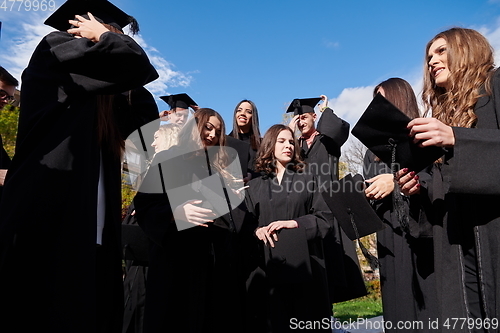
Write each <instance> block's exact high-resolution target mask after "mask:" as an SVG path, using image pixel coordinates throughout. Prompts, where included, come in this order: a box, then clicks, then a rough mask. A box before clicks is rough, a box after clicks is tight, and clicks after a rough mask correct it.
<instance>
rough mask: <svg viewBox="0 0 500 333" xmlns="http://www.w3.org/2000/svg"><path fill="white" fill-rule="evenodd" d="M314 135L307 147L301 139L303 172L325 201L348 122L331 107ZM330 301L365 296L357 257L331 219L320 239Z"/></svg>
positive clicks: (337, 168)
mask: <svg viewBox="0 0 500 333" xmlns="http://www.w3.org/2000/svg"><path fill="white" fill-rule="evenodd" d="M316 129H317V131H318V132H319V133H320V134H319V135H316V137H315V138H314V140H313V142H312V144H311V146H310V147H307V146H306V145H305V142H304V140H301V145H302V154H303V157H304V159H305V161H306V163H307V172H309V173H311V174H313V175H316V176H317V178H318V183H319V187H320V190H321V191H322V192H323V194H324V197H325V200H333V199H332V198H331V197H330V195H329V193H330V184H331V182H332V181H335V180H338V170H339V166H338V162H339V158H340V153H341V152H340V148H341V147H342V145H343V144H344V143H345V142H346V140H347V138H348V137H349V123H347V122H346V121H344V120H342V119H340V118H339V117H338V116H337V115H336V114H335V113H334V112H333V110H332V109H330V108H327V109H325V111H323V113H322V114H321V117H320V119H319V121H318V124H317V126H316ZM324 247H325V253H326V260H327V270H328V281H329V283H330V288H329V290H330V297H331V301H332V302H334V303H336V302H342V301H346V300H349V299H353V298H357V297H361V296H364V295H366V293H367V292H366V287H365V284H364V281H363V277H362V274H361V269H360V266H359V260H358V256H357V254H356V249H355V247H354V242H352V241H351V240H350V239H349V238H348V237H347V235H346V234H345V232H344V231H343V230H342V229H341V228H340V225H339V223H338V222H337V221H335V222H334V229H333V232H332V233H331V234H330V235H328V236H327V238H326V239H325V241H324Z"/></svg>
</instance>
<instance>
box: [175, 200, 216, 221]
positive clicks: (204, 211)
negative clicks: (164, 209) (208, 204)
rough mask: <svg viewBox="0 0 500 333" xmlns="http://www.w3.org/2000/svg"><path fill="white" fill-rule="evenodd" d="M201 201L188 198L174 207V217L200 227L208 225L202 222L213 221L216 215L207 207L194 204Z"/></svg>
mask: <svg viewBox="0 0 500 333" xmlns="http://www.w3.org/2000/svg"><path fill="white" fill-rule="evenodd" d="M202 202H203V201H201V200H188V201H186V202H184V203H183V204H181V205H179V206H177V207H175V210H174V218H175V219H176V220H177V219H179V220H181V221H186V222H189V223H192V224H195V225H198V226H201V227H208V225H206V224H204V223H209V222H213V219H214V218H215V216H216V215H215V214H214V213H213V212H212V211H211V210H210V209H208V208H203V207H199V206H196V205H199V204H201V203H202Z"/></svg>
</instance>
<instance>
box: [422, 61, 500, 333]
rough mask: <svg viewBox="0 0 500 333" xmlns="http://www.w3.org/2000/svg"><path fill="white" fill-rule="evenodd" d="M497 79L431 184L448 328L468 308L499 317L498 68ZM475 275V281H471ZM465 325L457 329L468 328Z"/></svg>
mask: <svg viewBox="0 0 500 333" xmlns="http://www.w3.org/2000/svg"><path fill="white" fill-rule="evenodd" d="M492 83H493V86H492V87H493V95H492V96H483V97H480V98H479V99H478V101H477V103H476V106H475V108H474V112H475V114H476V116H477V118H478V120H477V124H476V126H475V128H459V127H458V128H457V127H453V132H454V134H455V146H454V147H453V149H450V151H449V153H448V154H447V155H446V156H445V161H444V163H443V164H441V165H440V164H436V165H435V166H434V168H433V169H432V181H431V182H430V183H429V185H428V191H429V197H430V199H431V200H432V203H433V211H432V213H433V214H434V215H433V218H434V219H435V220H434V224H435V225H434V249H435V253H436V255H435V267H436V283H437V291H438V302H439V303H438V304H439V315H440V324H441V326H440V328H442V330H443V331H446V330H447V329H449V327H446V326H444V325H445V324H446V319H447V318H465V317H467V315H468V312H469V311H475V312H478V309H480V308H482V311H483V313H482V314H481V313H479V316H481V315H482V316H483V317H486V318H490V320H491V319H492V318H500V278H499V276H500V242H499V241H498V235H500V205H499V204H498V203H499V202H500V182H499V181H498V179H499V177H500V171H499V170H500V168H498V165H500V155H499V154H498V152H499V151H500V124H499V119H500V72H499V71H498V70H497V71H496V73H495V74H494V78H493V81H492ZM471 277H472V278H473V280H474V277H475V281H470V278H471ZM466 280H467V283H466ZM474 284H475V286H474ZM470 286H472V288H473V289H475V292H476V293H477V291H478V290H479V294H478V295H476V299H475V300H472V299H469V300H467V297H470V295H471V293H470V289H466V288H468V287H470ZM471 301H476V302H477V303H475V304H471ZM448 324H450V320H448ZM451 324H452V323H451ZM466 328H467V327H465V328H463V329H455V330H454V331H455V332H466V331H467V330H466ZM477 328H478V327H477ZM497 328H498V327H497ZM476 331H481V330H479V329H478V330H476ZM496 331H497V330H494V329H490V330H489V332H496Z"/></svg>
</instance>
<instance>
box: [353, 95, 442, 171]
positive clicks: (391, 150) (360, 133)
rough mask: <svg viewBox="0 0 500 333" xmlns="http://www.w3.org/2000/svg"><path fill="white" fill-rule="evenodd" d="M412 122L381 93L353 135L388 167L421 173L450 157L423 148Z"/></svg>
mask: <svg viewBox="0 0 500 333" xmlns="http://www.w3.org/2000/svg"><path fill="white" fill-rule="evenodd" d="M410 121H411V119H410V118H409V117H408V116H407V115H405V114H404V113H403V112H402V111H401V110H399V109H398V108H397V107H395V106H394V105H393V104H392V103H391V102H389V101H388V100H387V99H386V98H385V97H384V96H382V95H381V94H380V93H379V94H377V95H376V96H375V97H374V98H373V100H372V102H371V103H370V105H368V107H367V108H366V110H365V112H364V113H363V115H362V116H361V118H359V120H358V122H357V124H356V125H355V126H354V128H353V129H352V131H351V133H352V134H353V135H354V136H355V137H356V138H358V139H359V140H360V141H361V142H362V143H363V144H364V145H365V146H366V147H367V148H368V149H370V150H371V151H372V152H373V153H374V154H375V155H377V157H378V158H380V159H381V160H382V161H383V162H384V163H386V164H387V165H389V166H391V165H392V164H393V163H396V165H398V166H399V168H408V169H410V170H412V171H415V172H419V171H421V170H423V169H424V168H425V167H427V166H428V165H431V164H432V163H433V162H434V161H436V160H437V159H438V158H440V157H441V156H443V155H444V154H445V153H446V150H445V149H444V148H441V147H435V146H430V147H419V146H418V144H416V143H414V142H413V138H412V137H410V136H409V133H410V130H409V129H408V128H407V125H408V123H409V122H410Z"/></svg>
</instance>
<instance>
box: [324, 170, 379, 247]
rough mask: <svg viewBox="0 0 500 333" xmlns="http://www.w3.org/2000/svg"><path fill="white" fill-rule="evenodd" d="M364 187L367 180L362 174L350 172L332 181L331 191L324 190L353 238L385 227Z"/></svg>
mask: <svg viewBox="0 0 500 333" xmlns="http://www.w3.org/2000/svg"><path fill="white" fill-rule="evenodd" d="M364 188H365V182H364V179H363V177H362V176H361V175H359V174H356V175H355V176H351V174H348V175H347V176H345V177H344V178H342V179H341V180H337V181H334V182H332V188H331V189H330V190H331V191H330V192H331V193H328V192H327V191H325V192H323V196H324V197H325V201H326V203H327V205H328V207H329V208H330V210H331V211H332V213H333V215H334V216H335V218H336V219H337V221H338V222H339V224H340V226H341V227H342V230H344V232H345V233H346V235H347V237H349V238H350V239H351V240H355V239H358V238H360V237H364V236H367V235H370V234H372V233H374V232H377V231H380V230H382V229H384V227H385V226H384V224H383V223H382V221H381V220H380V218H379V217H378V215H377V213H376V212H375V210H374V209H373V207H372V206H371V205H370V203H369V202H368V199H367V198H366V195H365V191H364ZM327 195H328V197H326V196H327Z"/></svg>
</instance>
